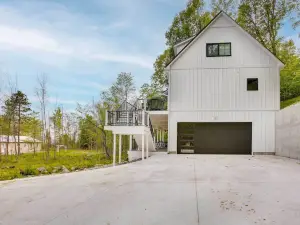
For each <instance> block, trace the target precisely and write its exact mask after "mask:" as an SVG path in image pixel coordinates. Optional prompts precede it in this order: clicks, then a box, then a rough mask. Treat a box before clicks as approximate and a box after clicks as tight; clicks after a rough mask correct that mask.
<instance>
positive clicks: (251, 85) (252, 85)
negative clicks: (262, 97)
mask: <svg viewBox="0 0 300 225" xmlns="http://www.w3.org/2000/svg"><path fill="white" fill-rule="evenodd" d="M247 91H258V78H247Z"/></svg>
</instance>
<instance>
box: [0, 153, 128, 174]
mask: <svg viewBox="0 0 300 225" xmlns="http://www.w3.org/2000/svg"><path fill="white" fill-rule="evenodd" d="M122 161H123V162H124V161H127V153H126V154H125V153H124V152H123V153H122ZM111 163H112V159H108V158H107V157H106V156H105V154H103V153H102V152H99V151H98V152H97V151H95V150H66V151H65V150H61V151H60V152H57V153H55V152H54V151H51V152H50V157H49V159H48V160H47V159H46V154H45V152H39V153H36V154H33V153H26V154H21V155H20V156H18V157H16V156H14V155H10V156H2V160H1V162H0V180H12V179H15V178H22V177H28V176H38V175H42V174H53V173H63V172H69V171H75V170H83V169H85V168H91V167H96V166H103V165H109V164H111Z"/></svg>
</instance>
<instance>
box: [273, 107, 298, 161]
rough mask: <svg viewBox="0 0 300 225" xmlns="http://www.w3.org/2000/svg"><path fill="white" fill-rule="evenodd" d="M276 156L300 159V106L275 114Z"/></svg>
mask: <svg viewBox="0 0 300 225" xmlns="http://www.w3.org/2000/svg"><path fill="white" fill-rule="evenodd" d="M276 155H279V156H285V157H290V158H294V159H300V104H297V105H292V106H290V107H287V108H285V109H283V110H281V111H279V112H277V113H276Z"/></svg>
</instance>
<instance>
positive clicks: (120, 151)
mask: <svg viewBox="0 0 300 225" xmlns="http://www.w3.org/2000/svg"><path fill="white" fill-rule="evenodd" d="M121 157H122V135H121V134H119V163H121Z"/></svg>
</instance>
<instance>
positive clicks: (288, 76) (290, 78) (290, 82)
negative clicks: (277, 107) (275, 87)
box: [278, 40, 300, 101]
mask: <svg viewBox="0 0 300 225" xmlns="http://www.w3.org/2000/svg"><path fill="white" fill-rule="evenodd" d="M278 52H279V57H280V58H281V59H282V61H283V62H284V63H285V66H284V68H283V70H281V72H280V93H281V95H280V98H281V100H282V101H284V100H287V99H292V98H295V97H297V96H300V56H299V54H297V49H296V47H295V45H294V42H293V41H292V40H289V41H286V42H283V43H281V45H280V48H279V51H278Z"/></svg>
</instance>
